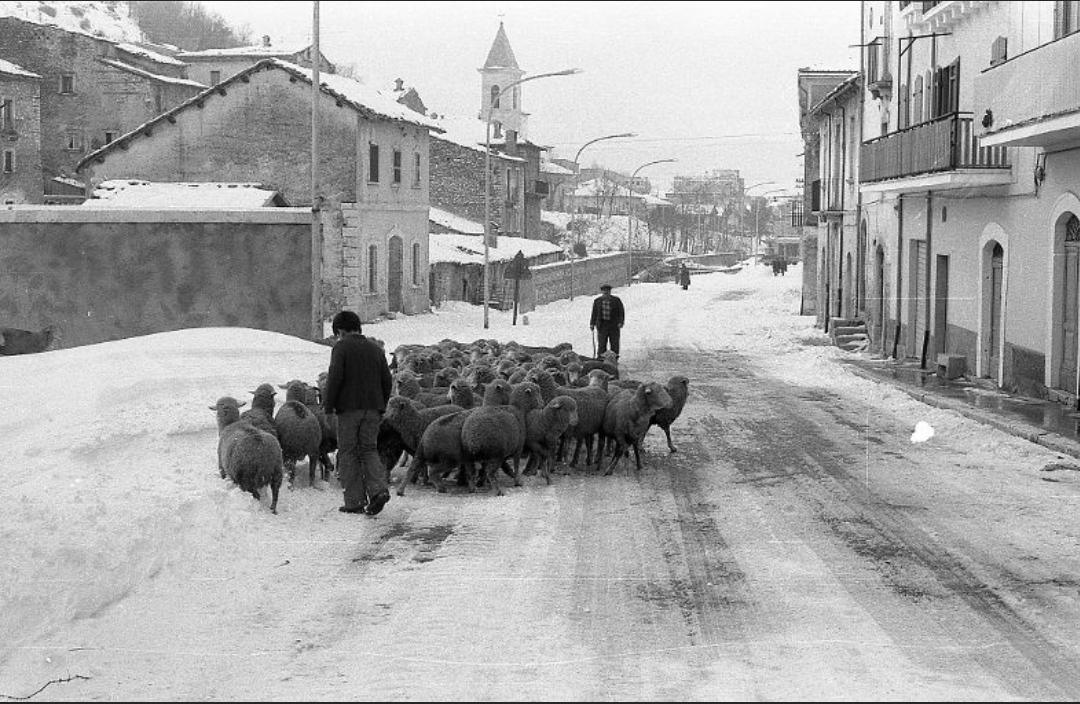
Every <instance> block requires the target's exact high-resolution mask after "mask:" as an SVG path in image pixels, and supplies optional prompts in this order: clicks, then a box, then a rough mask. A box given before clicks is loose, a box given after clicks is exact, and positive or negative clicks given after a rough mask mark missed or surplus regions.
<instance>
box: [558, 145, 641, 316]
mask: <svg viewBox="0 0 1080 704" xmlns="http://www.w3.org/2000/svg"><path fill="white" fill-rule="evenodd" d="M622 137H637V133H636V132H621V133H619V134H608V135H604V136H603V137H597V138H596V139H590V140H589V141H588V142H585V144H582V145H581V149H578V150H577V154H575V155H574V181H573V184H574V188H573V190H572V191H571V194H572V195H573V198H574V201H573V203H574V212H573V213H571V215H573V216H574V217H572V218H571V221H573V220H576V219H577V215H578V214H579V213H578V211H579V208H578V201H577V189H578V182H579V181H580V179H581V164H580V162H579V161H578V160H579V159H580V158H581V152H583V151H585V147H587V146H589V145H590V144H596V143H597V142H603V141H604V140H605V139H619V138H622ZM571 232H573V230H571ZM570 300H571V301H572V300H574V246H573V244H571V245H570Z"/></svg>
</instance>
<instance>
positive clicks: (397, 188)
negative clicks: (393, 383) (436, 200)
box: [79, 59, 439, 320]
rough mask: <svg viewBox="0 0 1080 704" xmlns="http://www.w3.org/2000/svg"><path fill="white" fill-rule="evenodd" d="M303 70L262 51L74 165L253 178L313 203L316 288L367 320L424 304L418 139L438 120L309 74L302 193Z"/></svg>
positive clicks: (424, 194)
mask: <svg viewBox="0 0 1080 704" xmlns="http://www.w3.org/2000/svg"><path fill="white" fill-rule="evenodd" d="M311 80H312V77H311V71H310V70H309V69H305V68H302V67H300V66H296V65H294V64H289V63H287V62H284V61H281V60H278V59H265V60H263V61H260V62H259V63H257V64H256V65H254V66H252V67H250V68H248V69H246V70H244V71H241V72H240V73H238V74H235V75H233V76H232V77H231V78H227V79H225V80H223V81H222V82H221V83H219V84H217V85H215V86H213V87H212V88H210V89H207V90H205V91H204V92H202V93H200V94H199V95H197V96H195V97H194V98H192V99H190V100H188V101H187V102H185V103H183V104H182V105H179V106H177V107H176V108H174V109H172V110H170V111H169V112H166V113H164V114H162V115H160V116H158V117H156V118H154V119H153V120H151V121H150V122H147V123H145V124H143V125H140V126H139V127H138V128H137V129H135V130H133V131H131V132H128V133H126V134H124V135H121V136H120V137H119V138H118V139H117V140H115V141H114V142H113V143H111V144H109V145H107V146H105V147H103V148H101V149H99V150H97V151H96V152H94V153H92V154H89V155H88V156H87V157H86V158H85V159H84V160H83V161H82V162H81V163H80V164H79V168H80V171H81V172H83V173H84V174H85V175H86V177H87V180H88V181H89V182H90V184H91V185H96V184H97V183H100V182H101V181H105V180H109V179H116V178H137V179H143V180H147V181H171V182H178V181H192V182H198V181H235V182H246V183H260V184H263V185H264V186H266V187H268V188H270V189H272V190H274V191H277V192H279V193H280V194H281V196H282V197H283V198H284V200H285V201H286V202H288V203H290V204H292V205H309V206H310V205H314V206H316V207H317V208H318V210H319V212H320V217H321V222H322V226H323V229H324V237H323V239H324V245H325V246H324V249H323V267H322V269H323V283H324V289H326V290H325V291H324V296H325V297H326V298H327V299H328V301H327V303H328V305H330V306H335V307H336V306H346V307H349V308H352V309H353V310H356V311H357V312H358V313H359V314H360V315H361V316H362V317H364V319H366V320H371V319H374V318H375V317H377V316H379V315H382V314H385V313H395V312H404V313H415V312H421V311H426V310H428V308H429V305H428V277H427V272H428V259H427V244H428V243H427V237H428V208H429V191H428V145H429V131H430V130H436V131H437V130H438V129H439V128H438V127H437V126H436V125H435V124H434V123H433V122H431V121H430V120H428V119H427V118H426V117H424V116H423V115H420V114H418V113H416V112H413V111H411V110H409V109H408V108H405V107H404V106H402V105H399V104H398V103H396V102H395V101H394V100H393V99H391V98H389V97H387V96H385V95H383V94H382V93H380V92H378V91H375V90H372V89H370V88H367V87H365V86H363V85H362V84H360V83H357V82H356V81H353V80H352V79H349V78H345V77H343V76H338V75H334V74H327V75H325V76H320V80H321V82H322V84H323V85H322V90H321V93H320V101H321V102H320V111H319V133H320V141H319V143H320V153H319V183H320V191H321V192H320V193H319V194H318V195H319V196H320V198H321V200H320V201H319V202H317V203H313V198H312V193H311V177H310V174H311Z"/></svg>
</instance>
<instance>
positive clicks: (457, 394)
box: [449, 377, 483, 409]
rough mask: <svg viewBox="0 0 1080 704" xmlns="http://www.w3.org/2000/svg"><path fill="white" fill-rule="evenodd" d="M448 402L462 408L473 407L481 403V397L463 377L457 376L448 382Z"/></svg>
mask: <svg viewBox="0 0 1080 704" xmlns="http://www.w3.org/2000/svg"><path fill="white" fill-rule="evenodd" d="M449 397H450V403H452V404H454V405H456V406H461V407H462V408H466V409H468V408H475V407H477V406H479V405H480V404H481V403H483V399H482V398H480V397H479V396H477V395H476V392H475V391H473V390H472V386H471V385H470V384H469V381H468V380H467V379H465V378H462V377H459V378H457V379H454V380H453V381H451V382H450V393H449Z"/></svg>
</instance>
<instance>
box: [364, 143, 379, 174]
mask: <svg viewBox="0 0 1080 704" xmlns="http://www.w3.org/2000/svg"><path fill="white" fill-rule="evenodd" d="M367 180H368V183H378V182H379V145H378V144H369V145H368V175H367Z"/></svg>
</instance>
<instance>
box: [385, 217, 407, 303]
mask: <svg viewBox="0 0 1080 704" xmlns="http://www.w3.org/2000/svg"><path fill="white" fill-rule="evenodd" d="M403 267H404V254H403V247H402V243H401V238H400V237H398V236H397V235H394V236H393V237H391V238H390V250H389V254H388V255H387V257H386V308H387V310H389V311H390V312H391V313H400V312H401V311H402V305H401V303H402V301H401V299H402V295H401V282H402V277H403V273H404V272H403Z"/></svg>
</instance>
